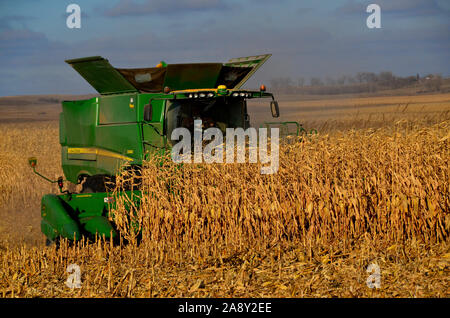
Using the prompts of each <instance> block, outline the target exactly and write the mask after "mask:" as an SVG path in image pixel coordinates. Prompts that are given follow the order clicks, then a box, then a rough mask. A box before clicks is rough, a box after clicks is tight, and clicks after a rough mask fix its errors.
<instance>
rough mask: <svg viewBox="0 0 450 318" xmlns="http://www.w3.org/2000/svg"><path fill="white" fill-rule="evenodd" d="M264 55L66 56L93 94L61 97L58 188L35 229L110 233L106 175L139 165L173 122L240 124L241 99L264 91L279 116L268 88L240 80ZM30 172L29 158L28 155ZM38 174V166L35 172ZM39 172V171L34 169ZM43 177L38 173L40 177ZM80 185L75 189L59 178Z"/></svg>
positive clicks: (55, 233)
mask: <svg viewBox="0 0 450 318" xmlns="http://www.w3.org/2000/svg"><path fill="white" fill-rule="evenodd" d="M269 57H270V55H259V56H251V57H244V58H236V59H231V60H229V61H228V62H226V63H194V64H168V65H167V64H166V63H164V62H161V63H160V64H159V65H158V66H157V67H152V68H136V69H120V68H114V67H113V66H111V64H110V63H109V62H108V60H106V59H104V58H102V57H100V56H94V57H86V58H80V59H74V60H67V61H66V62H67V63H68V64H69V65H71V66H72V67H73V68H74V69H75V70H76V71H77V72H78V73H79V74H80V75H81V76H82V77H83V78H84V79H85V80H86V81H87V82H89V84H91V85H92V86H93V87H94V88H95V89H96V90H97V92H98V93H100V97H94V98H91V99H87V100H79V101H64V102H63V103H62V112H61V114H60V121H59V125H60V126H59V141H60V144H61V148H62V168H63V171H64V176H65V179H64V178H63V177H60V178H59V179H58V180H55V181H52V180H49V179H48V178H45V177H44V178H45V179H47V180H48V181H50V182H55V183H57V184H58V186H59V188H60V192H61V193H60V194H59V195H55V194H47V195H45V196H44V197H43V198H42V204H41V216H42V221H41V230H42V232H43V233H44V234H45V236H46V237H47V239H48V242H51V241H54V240H56V239H58V238H61V237H64V238H67V239H69V240H79V239H80V238H81V237H82V236H86V237H93V236H95V235H96V234H97V235H100V236H102V237H106V238H110V237H111V236H112V237H114V238H115V237H117V236H118V233H117V231H116V229H115V228H114V224H111V222H110V221H109V219H108V213H109V209H111V207H113V206H114V202H112V201H113V199H112V198H111V197H109V196H108V192H107V189H106V188H105V180H106V179H107V178H112V179H113V178H114V176H115V175H116V174H117V173H119V172H120V170H121V169H122V167H123V166H124V163H128V165H127V166H128V167H139V166H140V165H142V162H143V160H144V159H145V156H147V155H152V154H153V153H155V152H158V151H164V150H166V149H169V148H170V147H171V146H172V141H171V139H170V136H171V132H172V131H173V129H175V128H177V127H180V126H184V127H187V128H189V127H192V124H193V119H194V118H198V117H200V118H202V119H203V123H204V125H207V126H208V127H213V126H216V127H218V128H220V129H224V128H225V127H230V128H237V127H242V128H244V129H246V128H247V127H249V126H250V122H249V116H248V113H247V103H246V102H247V100H248V99H252V98H264V97H266V98H267V97H268V98H271V99H272V100H271V102H270V108H271V111H272V116H273V117H278V116H279V110H278V104H277V102H276V101H275V100H274V98H273V95H272V94H270V93H268V92H266V91H265V87H264V85H261V88H260V90H259V91H249V90H243V89H241V87H242V85H243V84H244V83H245V82H246V81H247V80H248V79H249V78H250V76H252V75H253V73H254V72H255V71H256V70H257V69H258V68H259V67H260V66H261V65H262V64H263V63H264V62H265V61H266V60H267V59H268V58H269ZM29 162H30V165H31V166H32V168H33V170H34V171H35V172H36V170H35V169H36V159H35V158H30V159H29ZM36 173H37V174H38V175H40V174H39V173H38V172H36ZM40 176H41V175H40ZM42 177H43V176H42ZM66 181H68V182H70V183H72V184H81V185H82V190H81V192H80V193H71V192H69V190H64V189H65V188H66V187H65V186H64V183H65V182H66Z"/></svg>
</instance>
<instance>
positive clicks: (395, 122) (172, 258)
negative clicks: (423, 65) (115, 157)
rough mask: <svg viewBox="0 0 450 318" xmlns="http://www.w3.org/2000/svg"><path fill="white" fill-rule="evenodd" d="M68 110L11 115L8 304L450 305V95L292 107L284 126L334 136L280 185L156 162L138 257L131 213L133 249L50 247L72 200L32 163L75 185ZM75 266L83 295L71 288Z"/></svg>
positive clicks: (1, 161) (0, 123)
mask: <svg viewBox="0 0 450 318" xmlns="http://www.w3.org/2000/svg"><path fill="white" fill-rule="evenodd" d="M63 98H66V97H61V96H50V97H48V96H46V97H42V96H34V97H8V98H1V99H0V136H1V137H0V138H1V139H0V264H1V267H0V296H2V297H449V296H450V292H449V291H450V288H449V287H450V286H449V272H450V271H449V263H450V245H449V238H448V235H449V231H450V189H449V180H450V175H449V161H448V158H450V147H449V143H450V112H449V111H450V94H436V95H420V96H389V97H348V96H346V97H329V98H322V99H318V98H315V97H308V98H307V99H306V98H305V97H298V96H282V97H281V98H280V99H279V101H280V109H281V113H282V116H281V120H298V121H300V122H301V123H303V124H304V127H305V128H307V129H311V128H316V129H317V130H318V131H319V134H318V135H317V136H314V137H313V138H309V139H305V140H303V141H301V142H300V141H297V142H292V143H289V144H284V145H282V146H281V148H280V169H279V171H278V173H277V174H274V175H261V174H260V173H259V167H258V165H256V164H231V165H195V166H187V167H185V168H184V169H183V170H182V171H180V170H179V169H178V170H177V169H174V167H173V165H171V164H170V163H169V164H167V166H166V167H165V169H156V167H155V165H153V164H152V163H151V162H150V163H148V165H147V167H146V169H145V170H144V174H143V187H144V190H145V191H146V192H147V193H149V195H148V196H147V197H145V198H144V201H143V204H142V205H141V207H140V209H138V210H137V211H136V213H137V216H138V220H139V222H140V225H141V226H142V229H143V233H144V237H143V241H142V242H141V244H140V245H139V246H138V245H136V244H135V243H133V236H132V235H131V234H130V233H128V231H127V230H128V228H127V225H126V224H125V223H121V222H120V220H121V218H120V216H121V215H122V214H123V209H122V205H120V204H119V207H118V209H117V211H116V212H115V213H116V216H117V219H118V226H119V228H120V229H122V231H123V232H124V233H125V234H126V237H127V238H129V239H130V240H131V243H130V244H128V245H121V246H112V245H111V244H110V242H102V241H98V242H97V243H94V244H88V245H85V244H78V245H72V246H67V245H66V244H64V243H63V244H62V245H61V248H59V249H56V248H55V246H52V247H45V246H44V244H43V243H44V238H43V237H42V234H41V233H40V228H39V227H40V224H39V222H40V212H39V211H40V210H39V204H40V198H41V196H42V195H43V194H46V193H49V192H54V193H56V192H57V188H56V186H54V185H50V184H48V183H46V182H45V181H43V180H41V179H40V178H38V177H37V176H35V175H34V174H33V173H32V171H31V170H30V169H29V168H28V167H27V161H26V160H27V158H28V157H30V156H36V157H37V158H38V160H39V163H38V167H39V171H40V172H41V173H43V174H45V175H47V176H49V177H51V178H56V177H58V176H60V175H62V170H61V167H60V149H59V144H58V122H57V119H58V112H59V105H58V103H59V101H60V100H61V99H63ZM33 103H34V104H33ZM24 104H26V105H27V107H25V106H24ZM249 111H250V116H251V120H252V121H253V123H255V124H256V125H258V124H260V123H262V122H263V121H264V120H271V118H270V116H268V113H269V106H268V101H265V102H253V101H252V102H251V103H250V104H249ZM44 113H45V114H44ZM123 178H124V179H125V178H127V176H123ZM168 180H170V184H171V185H172V187H173V188H172V189H173V191H172V192H171V193H172V194H171V193H169V192H168V191H167V186H166V185H167V182H169V181H168ZM181 180H182V182H181ZM119 189H120V183H119V186H118V188H117V189H116V190H119ZM174 193H175V194H176V195H175V194H174ZM152 197H157V198H158V200H151V198H152ZM118 200H119V201H120V198H118ZM127 233H128V235H127ZM72 263H75V264H78V265H79V266H80V269H81V281H82V287H81V288H80V289H73V290H72V289H69V288H68V287H66V286H65V284H64V282H65V281H66V279H67V278H68V275H69V274H68V273H67V272H66V269H67V266H68V265H69V264H72ZM370 264H377V265H378V266H379V267H380V270H381V273H380V274H381V287H380V288H379V289H370V288H368V287H367V285H366V279H367V278H368V276H369V275H370V273H367V272H366V269H367V267H368V265H370Z"/></svg>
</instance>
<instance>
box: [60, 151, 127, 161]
mask: <svg viewBox="0 0 450 318" xmlns="http://www.w3.org/2000/svg"><path fill="white" fill-rule="evenodd" d="M67 152H68V153H71V154H96V155H98V156H104V157H111V158H117V159H122V160H126V161H134V159H133V158H130V157H127V156H123V155H121V154H119V153H116V152H113V151H109V150H105V149H101V148H68V149H67Z"/></svg>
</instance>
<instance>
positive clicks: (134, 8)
mask: <svg viewBox="0 0 450 318" xmlns="http://www.w3.org/2000/svg"><path fill="white" fill-rule="evenodd" d="M228 8H229V7H228V6H227V5H226V4H225V2H224V1H223V0H154V1H150V0H147V1H146V2H144V3H137V2H135V0H120V1H119V3H117V4H116V5H115V6H113V7H111V8H108V9H106V10H104V11H103V14H104V15H105V16H108V17H122V16H143V15H151V14H166V15H170V14H177V13H181V12H185V13H186V12H195V11H197V12H199V11H211V10H225V9H228Z"/></svg>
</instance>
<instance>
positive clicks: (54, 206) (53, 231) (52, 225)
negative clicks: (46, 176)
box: [41, 194, 81, 240]
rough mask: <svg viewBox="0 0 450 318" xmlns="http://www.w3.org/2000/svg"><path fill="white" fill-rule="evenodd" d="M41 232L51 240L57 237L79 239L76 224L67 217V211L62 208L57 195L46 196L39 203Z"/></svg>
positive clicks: (62, 205)
mask: <svg viewBox="0 0 450 318" xmlns="http://www.w3.org/2000/svg"><path fill="white" fill-rule="evenodd" d="M41 217H42V220H41V231H42V232H43V233H44V234H45V235H46V236H47V238H49V239H50V240H53V239H54V238H56V237H58V236H62V237H65V238H68V239H71V240H73V239H75V240H77V239H79V238H80V237H81V232H80V228H79V226H78V224H77V223H76V221H75V220H74V219H73V217H72V216H71V215H69V211H68V210H67V209H66V207H65V206H64V201H62V200H60V198H59V197H58V196H57V195H54V194H47V195H44V196H43V197H42V201H41Z"/></svg>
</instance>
